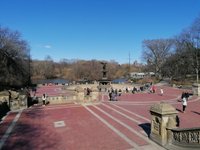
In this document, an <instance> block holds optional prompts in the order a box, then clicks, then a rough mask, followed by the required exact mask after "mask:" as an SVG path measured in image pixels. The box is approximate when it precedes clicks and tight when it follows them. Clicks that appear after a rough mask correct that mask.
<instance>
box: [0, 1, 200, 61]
mask: <svg viewBox="0 0 200 150" xmlns="http://www.w3.org/2000/svg"><path fill="white" fill-rule="evenodd" d="M0 6H1V7H0V8H1V9H0V25H1V26H2V27H8V28H10V29H11V30H17V31H19V32H20V33H21V34H22V38H23V39H25V40H26V41H28V43H29V45H30V48H31V57H32V59H39V60H42V59H45V58H46V56H48V55H49V56H50V57H51V58H52V59H53V60H54V61H59V60H60V59H63V58H65V59H84V60H91V59H96V60H107V61H110V60H115V61H117V62H119V63H128V62H129V53H130V59H131V62H133V61H135V60H137V61H139V62H142V60H141V55H142V53H141V52H142V41H143V40H147V39H158V38H170V37H173V36H175V35H177V34H179V33H180V32H181V31H182V30H183V29H184V28H187V27H189V26H190V25H191V23H192V22H193V21H194V19H195V18H197V17H198V16H199V15H200V0H0Z"/></svg>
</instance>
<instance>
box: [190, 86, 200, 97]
mask: <svg viewBox="0 0 200 150" xmlns="http://www.w3.org/2000/svg"><path fill="white" fill-rule="evenodd" d="M192 92H193V94H194V95H198V96H199V95H200V84H197V83H194V84H193V85H192Z"/></svg>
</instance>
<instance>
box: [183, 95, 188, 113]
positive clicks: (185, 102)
mask: <svg viewBox="0 0 200 150" xmlns="http://www.w3.org/2000/svg"><path fill="white" fill-rule="evenodd" d="M182 104H183V113H185V109H186V107H187V98H186V97H185V96H183V98H182Z"/></svg>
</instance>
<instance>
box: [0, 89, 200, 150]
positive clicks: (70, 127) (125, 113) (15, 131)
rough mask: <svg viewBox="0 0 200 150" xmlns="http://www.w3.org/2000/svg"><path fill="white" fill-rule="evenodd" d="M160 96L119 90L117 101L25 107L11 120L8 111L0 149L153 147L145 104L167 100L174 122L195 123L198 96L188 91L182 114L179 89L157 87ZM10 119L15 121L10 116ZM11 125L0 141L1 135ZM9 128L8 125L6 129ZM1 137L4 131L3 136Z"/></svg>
mask: <svg viewBox="0 0 200 150" xmlns="http://www.w3.org/2000/svg"><path fill="white" fill-rule="evenodd" d="M163 89H164V95H163V96H160V95H159V87H157V93H155V94H148V93H143V94H141V93H140V94H124V95H123V96H121V97H119V98H118V99H119V101H114V102H111V101H108V98H106V97H105V98H104V99H103V101H101V102H100V103H98V104H88V105H86V104H85V105H80V104H72V103H71V104H63V105H48V106H46V107H42V106H34V107H32V108H29V109H25V110H23V111H22V113H21V114H20V116H19V115H18V116H19V119H18V120H17V121H16V119H15V118H16V116H17V113H10V114H9V115H8V116H7V117H6V118H5V119H4V121H3V122H2V123H1V124H0V138H1V141H0V143H1V144H0V149H5V150H10V149H13V150H18V149H20V150H27V149H47V150H68V149H69V150H77V149H78V150H90V149H91V150H93V149H95V150H102V149H103V150H136V149H139V150H156V149H157V150H159V149H162V147H160V146H158V145H157V144H155V143H154V142H152V141H151V140H149V138H148V135H149V133H150V119H151V116H150V113H149V109H150V106H151V105H152V104H154V103H156V102H160V101H165V102H168V103H171V104H172V105H173V106H174V107H175V108H176V109H177V110H178V111H179V114H178V115H179V118H180V127H181V128H188V127H199V126H200V121H199V120H200V110H199V108H200V101H199V99H198V97H196V96H193V97H192V98H191V99H190V100H189V102H188V107H187V109H186V113H182V112H181V109H182V104H181V102H179V101H178V100H179V99H180V95H181V93H182V90H180V89H175V88H170V87H163ZM14 120H15V121H14ZM11 125H12V130H11V131H10V132H7V133H9V134H8V135H7V138H6V139H5V140H4V142H2V141H3V139H2V137H3V136H4V135H5V132H6V131H8V129H9V127H11ZM10 129H11V128H10ZM4 137H5V136H4Z"/></svg>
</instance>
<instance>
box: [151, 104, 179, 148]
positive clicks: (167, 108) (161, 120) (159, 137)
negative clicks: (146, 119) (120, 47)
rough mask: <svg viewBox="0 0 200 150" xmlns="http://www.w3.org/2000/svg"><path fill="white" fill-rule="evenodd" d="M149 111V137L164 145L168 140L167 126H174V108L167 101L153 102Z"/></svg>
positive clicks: (175, 114) (175, 113)
mask: <svg viewBox="0 0 200 150" xmlns="http://www.w3.org/2000/svg"><path fill="white" fill-rule="evenodd" d="M150 113H151V118H152V119H151V134H150V138H151V139H152V140H153V141H155V142H156V143H158V144H160V145H162V146H164V145H166V144H167V142H168V141H169V139H168V135H169V133H168V131H167V128H168V127H169V126H170V128H173V127H172V126H174V128H176V124H175V122H176V116H177V113H178V112H177V111H176V109H175V108H174V107H173V106H172V105H170V104H167V103H164V102H161V103H157V104H154V105H153V106H151V108H150Z"/></svg>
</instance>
